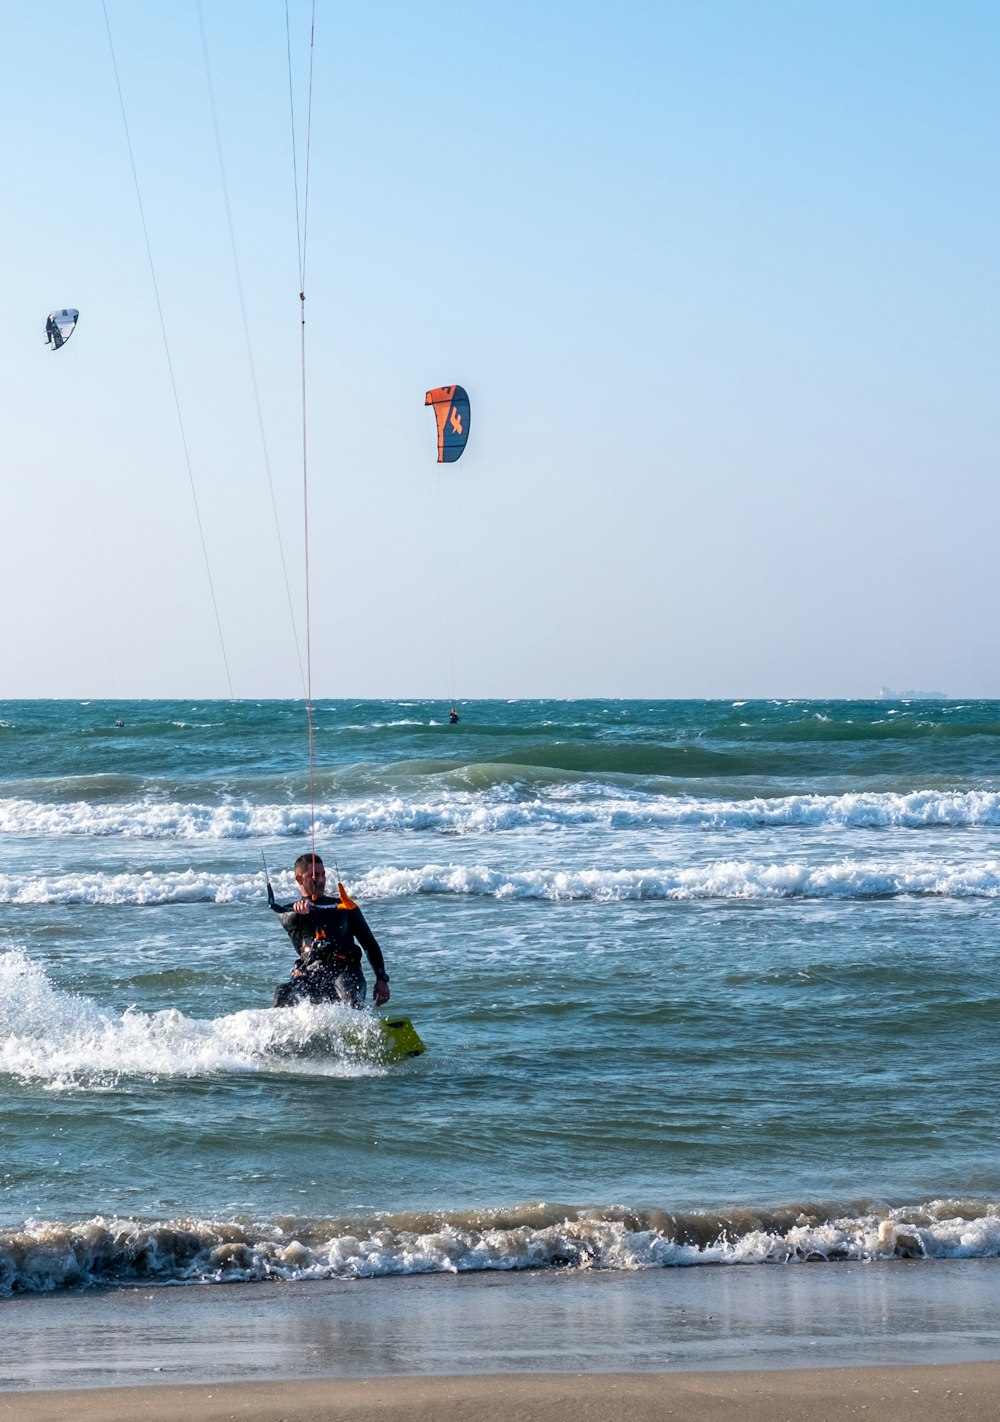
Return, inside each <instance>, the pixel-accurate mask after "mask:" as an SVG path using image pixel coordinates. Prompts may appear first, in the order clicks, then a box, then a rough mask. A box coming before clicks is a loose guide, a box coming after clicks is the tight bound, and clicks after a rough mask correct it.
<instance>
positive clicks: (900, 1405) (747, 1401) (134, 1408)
mask: <svg viewBox="0 0 1000 1422" xmlns="http://www.w3.org/2000/svg"><path fill="white" fill-rule="evenodd" d="M998 1389H1000V1364H997V1363H972V1364H965V1365H958V1366H955V1367H948V1366H933V1367H908V1368H862V1369H853V1368H833V1369H830V1368H824V1369H816V1370H810V1371H802V1370H790V1371H775V1372H737V1373H647V1374H638V1375H636V1374H632V1375H629V1374H598V1375H592V1376H579V1375H575V1376H570V1375H566V1374H556V1373H553V1374H544V1375H536V1376H525V1375H515V1376H512V1377H448V1378H381V1379H372V1380H367V1381H359V1380H348V1379H342V1378H339V1379H329V1380H325V1381H307V1382H280V1383H264V1384H260V1383H256V1384H248V1383H229V1384H225V1385H223V1386H182V1387H145V1388H114V1389H104V1388H99V1389H91V1390H83V1391H80V1390H74V1391H62V1392H38V1393H34V1394H30V1395H25V1394H20V1395H7V1396H4V1397H0V1422H66V1419H68V1418H71V1417H72V1418H74V1419H79V1422H118V1419H121V1422H174V1419H176V1418H177V1417H179V1416H184V1415H186V1416H190V1417H196V1418H198V1419H200V1422H232V1419H241V1422H326V1419H344V1422H375V1419H378V1422H394V1419H396V1418H399V1419H400V1422H402V1419H404V1418H405V1419H407V1422H438V1419H440V1418H441V1417H443V1416H447V1417H448V1418H450V1419H451V1420H452V1422H487V1419H490V1422H492V1419H495V1418H498V1417H502V1418H504V1419H505V1422H598V1419H601V1422H603V1419H605V1418H608V1417H612V1416H614V1417H616V1418H618V1419H622V1420H623V1419H630V1420H631V1419H634V1422H654V1420H655V1422H660V1419H661V1418H668V1417H670V1418H674V1419H676V1422H716V1419H718V1418H724V1417H729V1416H732V1417H734V1418H735V1417H739V1418H740V1419H741V1422H785V1419H787V1422H800V1419H801V1422H821V1419H829V1418H841V1417H843V1418H848V1417H861V1416H867V1417H868V1418H872V1419H874V1418H877V1419H879V1422H910V1419H913V1422H917V1419H935V1422H936V1419H939V1418H945V1417H947V1418H953V1419H962V1422H980V1419H982V1422H986V1419H992V1418H994V1417H995V1416H996V1409H997V1394H998Z"/></svg>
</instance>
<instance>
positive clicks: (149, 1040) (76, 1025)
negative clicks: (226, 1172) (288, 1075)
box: [0, 950, 384, 1090]
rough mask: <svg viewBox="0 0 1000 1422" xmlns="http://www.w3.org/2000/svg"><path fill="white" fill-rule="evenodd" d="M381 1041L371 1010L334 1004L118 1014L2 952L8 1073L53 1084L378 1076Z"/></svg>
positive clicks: (20, 955)
mask: <svg viewBox="0 0 1000 1422" xmlns="http://www.w3.org/2000/svg"><path fill="white" fill-rule="evenodd" d="M381 1041H382V1038H381V1035H380V1033H379V1031H378V1028H377V1025H376V1023H375V1020H374V1019H373V1018H372V1017H371V1016H370V1014H368V1013H363V1012H361V1013H359V1012H354V1011H352V1010H351V1009H349V1008H344V1007H340V1006H333V1005H322V1006H317V1007H314V1006H311V1005H301V1006H299V1007H294V1008H286V1009H284V1010H283V1011H281V1012H275V1011H273V1010H272V1009H270V1008H263V1009H253V1010H249V1011H244V1012H236V1013H233V1014H231V1015H229V1016H226V1017H216V1018H208V1019H201V1018H193V1017H186V1016H185V1015H184V1014H183V1013H181V1012H178V1011H177V1010H176V1009H169V1010H166V1011H163V1012H140V1011H139V1010H138V1009H137V1008H134V1007H132V1008H128V1009H127V1010H126V1011H124V1012H115V1011H113V1010H112V1009H110V1008H106V1007H101V1006H100V1005H99V1004H98V1003H95V1002H94V1001H92V1000H91V999H90V998H88V997H84V996H81V995H79V994H76V993H70V992H65V991H62V990H60V989H59V988H57V987H55V986H54V985H53V984H52V983H51V982H50V981H49V979H48V977H47V976H46V974H45V972H44V970H43V969H42V968H41V967H40V966H39V965H38V964H37V963H34V962H32V960H31V959H30V958H29V957H28V956H27V954H25V953H24V952H23V951H21V950H14V951H10V952H7V953H2V954H0V1073H4V1074H7V1075H10V1076H13V1077H17V1078H18V1079H20V1080H22V1081H33V1082H41V1083H43V1084H44V1085H46V1086H48V1087H49V1088H51V1089H53V1090H60V1089H62V1090H66V1089H73V1088H80V1087H84V1088H87V1089H101V1088H104V1089H110V1088H114V1087H119V1086H120V1085H121V1084H122V1083H123V1082H127V1080H128V1079H132V1078H137V1077H147V1078H149V1077H153V1078H165V1077H193V1076H205V1075H211V1074H218V1073H233V1072H276V1071H296V1072H307V1073H310V1074H321V1075H324V1076H357V1075H372V1074H373V1073H380V1072H381V1071H383V1070H384V1067H382V1066H380V1065H379V1062H378V1053H379V1046H380V1043H381Z"/></svg>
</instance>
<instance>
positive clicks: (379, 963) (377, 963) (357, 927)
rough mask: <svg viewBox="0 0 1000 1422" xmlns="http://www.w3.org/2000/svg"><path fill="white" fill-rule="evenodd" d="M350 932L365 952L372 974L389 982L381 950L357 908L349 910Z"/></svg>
mask: <svg viewBox="0 0 1000 1422" xmlns="http://www.w3.org/2000/svg"><path fill="white" fill-rule="evenodd" d="M351 931H352V932H353V934H354V940H355V942H356V943H360V944H361V946H362V948H363V949H364V950H365V954H366V956H367V958H368V961H369V963H371V965H372V972H373V973H374V974H375V976H376V978H382V979H383V980H384V981H385V982H388V981H389V974H388V973H387V972H386V970H385V959H384V958H383V957H382V949H381V948H380V947H379V946H378V939H377V938H376V937H375V935H374V933H373V932H372V931H371V929H370V928H369V927H368V922H367V920H366V918H365V916H364V914H363V913H362V912H361V910H360V909H359V908H352V909H351Z"/></svg>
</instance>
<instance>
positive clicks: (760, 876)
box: [0, 859, 1000, 907]
mask: <svg viewBox="0 0 1000 1422" xmlns="http://www.w3.org/2000/svg"><path fill="white" fill-rule="evenodd" d="M272 879H273V884H274V889H275V892H276V894H277V895H278V897H279V898H281V897H283V896H284V897H288V896H290V895H291V893H292V889H293V880H292V878H291V875H290V874H289V873H287V871H282V872H281V873H280V874H275V875H273V876H272ZM350 892H351V894H352V896H353V897H354V898H356V899H357V900H359V901H360V902H370V901H372V900H376V899H393V898H396V899H399V898H410V897H414V896H416V895H419V894H435V895H445V896H458V897H470V898H492V899H500V900H503V899H536V900H545V901H548V902H552V903H559V902H567V901H571V900H590V901H592V902H595V903H620V902H626V901H643V900H646V901H649V900H657V899H663V900H698V899H744V900H755V899H756V900H768V899H770V900H776V899H832V900H836V899H856V900H857V899H873V898H907V897H912V898H928V897H933V898H953V899H966V898H988V899H992V898H998V897H1000V859H985V860H980V861H972V862H957V863H948V862H945V861H943V860H940V859H926V860H910V861H904V862H897V861H893V862H885V863H879V862H878V861H871V860H853V859H838V860H835V861H831V862H826V863H819V864H817V863H807V862H805V861H803V860H798V859H791V860H789V861H787V862H779V863H756V862H754V861H752V860H748V859H719V860H710V861H707V862H704V863H699V864H695V865H691V866H679V865H650V866H649V867H648V868H635V869H611V868H601V869H558V868H545V869H525V870H520V871H517V870H508V869H496V868H493V867H492V866H490V865H486V864H456V863H449V864H424V865H422V866H420V867H418V868H400V867H396V866H391V865H389V866H385V865H382V866H379V867H377V868H373V869H369V870H368V871H367V872H365V873H363V874H358V875H352V876H351V879H350ZM263 902H264V893H263V884H262V875H261V872H260V870H256V871H255V872H252V873H246V874H219V873H216V872H213V871H210V870H198V869H183V870H160V871H153V870H149V871H147V872H145V873H128V872H119V873H103V872H101V871H94V872H90V873H54V874H43V875H39V876H30V875H24V876H19V875H17V874H0V904H12V905H25V906H27V905H35V906H38V905H50V904H60V905H72V904H91V905H97V904H118V905H131V906H135V907H144V906H150V905H159V904H195V903H205V904H250V905H256V906H261V907H262V906H263Z"/></svg>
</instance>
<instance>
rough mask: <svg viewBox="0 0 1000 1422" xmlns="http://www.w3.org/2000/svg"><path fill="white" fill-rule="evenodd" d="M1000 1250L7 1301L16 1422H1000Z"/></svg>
mask: <svg viewBox="0 0 1000 1422" xmlns="http://www.w3.org/2000/svg"><path fill="white" fill-rule="evenodd" d="M998 1398H1000V1260H983V1259H975V1260H951V1261H945V1260H937V1261H930V1260H914V1261H898V1262H895V1263H879V1264H849V1263H836V1264H816V1265H792V1266H787V1265H776V1266H773V1267H771V1266H753V1267H748V1268H732V1267H731V1268H696V1269H663V1270H650V1271H646V1272H642V1273H637V1274H636V1273H633V1274H624V1273H611V1272H594V1273H562V1272H554V1271H548V1272H540V1273H521V1274H488V1273H479V1274H472V1275H458V1276H455V1275H440V1274H439V1275H424V1276H408V1277H405V1278H398V1277H397V1278H389V1279H367V1280H360V1281H356V1282H348V1281H332V1280H325V1281H315V1282H312V1283H304V1282H297V1283H282V1282H274V1283H268V1284H234V1285H209V1286H206V1285H197V1286H184V1287H168V1288H152V1287H146V1288H141V1289H140V1288H133V1287H129V1288H122V1289H117V1290H115V1289H110V1290H104V1291H97V1290H91V1291H83V1292H78V1293H73V1292H66V1293H63V1294H54V1295H49V1296H39V1295H28V1296H23V1297H15V1298H9V1299H7V1300H5V1301H3V1302H2V1303H0V1422H8V1419H9V1422H14V1419H15V1418H16V1419H18V1422H52V1419H59V1422H63V1419H67V1422H68V1419H70V1418H73V1419H83V1422H87V1419H94V1422H96V1419H102V1422H105V1419H107V1422H116V1419H119V1418H120V1419H122V1422H125V1419H128V1420H129V1422H144V1419H145V1422H158V1419H161V1418H162V1419H166V1418H171V1419H175V1418H177V1417H181V1416H185V1415H189V1416H191V1417H192V1418H197V1419H199V1422H201V1419H205V1422H213V1419H216V1418H218V1419H220V1422H221V1420H222V1419H224V1418H225V1419H233V1418H237V1419H240V1418H245V1419H248V1422H258V1420H259V1422H314V1420H315V1419H321V1418H344V1419H349V1422H367V1419H369V1418H375V1417H378V1418H380V1419H382V1422H392V1419H394V1418H396V1417H397V1416H398V1417H399V1418H400V1419H401V1422H402V1419H403V1418H404V1417H405V1418H406V1419H407V1422H414V1419H417V1422H419V1419H423V1418H427V1419H428V1422H429V1419H430V1418H432V1417H433V1418H434V1419H435V1422H437V1419H440V1417H441V1416H442V1415H447V1416H449V1417H450V1418H452V1419H454V1422H478V1419H480V1418H482V1419H484V1422H485V1419H487V1418H489V1419H490V1422H497V1419H498V1418H502V1419H504V1422H509V1419H513V1422H534V1420H535V1419H545V1422H563V1420H564V1419H565V1422H587V1419H590V1418H593V1419H595V1422H596V1419H598V1418H601V1419H606V1418H610V1417H615V1418H616V1422H626V1419H636V1422H644V1419H652V1418H657V1419H658V1418H667V1417H671V1418H676V1419H678V1422H684V1419H690V1422H702V1419H705V1422H708V1419H713V1422H714V1419H717V1418H720V1417H723V1418H724V1417H725V1416H728V1415H732V1416H733V1417H734V1418H736V1417H737V1415H738V1416H739V1417H740V1419H744V1418H745V1419H747V1422H755V1419H760V1422H765V1419H766V1422H782V1419H789V1422H792V1420H793V1419H802V1422H821V1419H829V1418H839V1417H844V1418H846V1417H856V1418H858V1419H863V1422H871V1420H872V1419H875V1418H879V1419H888V1420H889V1422H891V1419H911V1418H912V1419H922V1418H928V1419H930V1418H934V1419H938V1418H942V1417H953V1418H961V1419H963V1422H964V1419H969V1422H977V1420H978V1419H980V1418H981V1419H984V1422H985V1419H986V1418H987V1417H988V1418H990V1419H991V1422H992V1419H993V1418H995V1417H996V1415H997V1411H998V1406H1000V1404H998Z"/></svg>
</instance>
